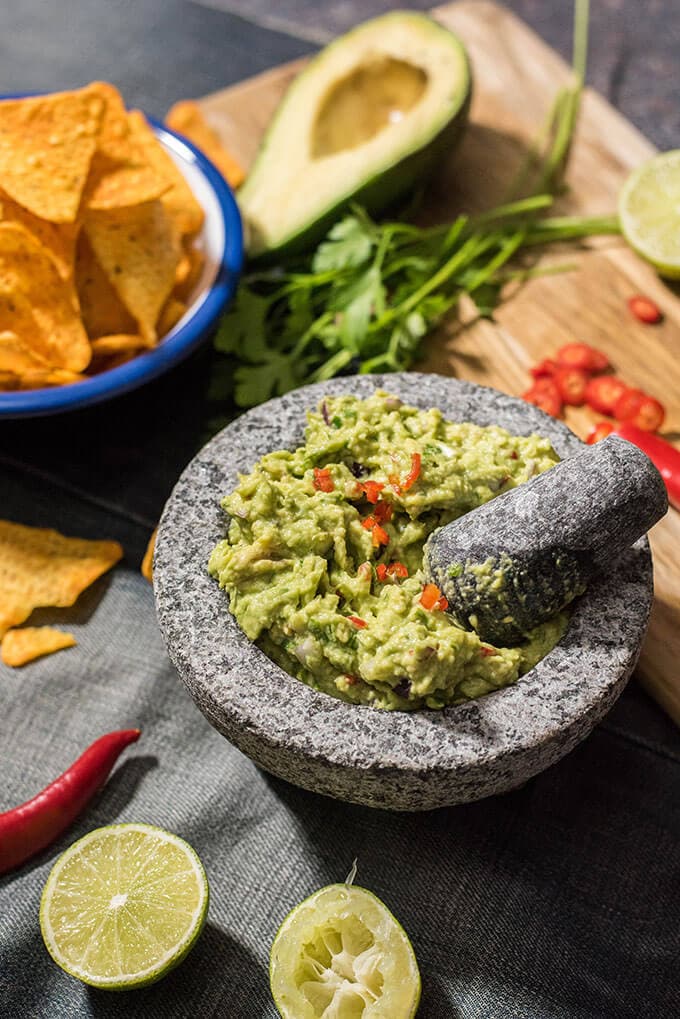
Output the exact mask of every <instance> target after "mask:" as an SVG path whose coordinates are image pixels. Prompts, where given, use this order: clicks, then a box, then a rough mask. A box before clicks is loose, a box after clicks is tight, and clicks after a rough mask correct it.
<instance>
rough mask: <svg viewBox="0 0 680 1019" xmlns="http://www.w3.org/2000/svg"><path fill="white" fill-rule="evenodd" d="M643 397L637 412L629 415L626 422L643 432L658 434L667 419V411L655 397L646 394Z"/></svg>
mask: <svg viewBox="0 0 680 1019" xmlns="http://www.w3.org/2000/svg"><path fill="white" fill-rule="evenodd" d="M642 395H643V398H642V400H641V401H640V403H639V404H638V406H637V408H636V410H635V412H634V413H631V414H629V415H628V417H627V418H625V419H624V420H625V421H626V423H630V424H631V425H635V427H636V428H640V429H642V431H643V432H658V430H659V428H661V425H662V424H663V422H664V418H665V417H666V409H665V407H664V405H663V404H662V403H660V402H659V401H658V400H655V399H654V397H653V396H647V395H646V394H645V393H643V394H642Z"/></svg>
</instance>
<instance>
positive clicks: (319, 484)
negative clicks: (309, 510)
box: [314, 467, 335, 492]
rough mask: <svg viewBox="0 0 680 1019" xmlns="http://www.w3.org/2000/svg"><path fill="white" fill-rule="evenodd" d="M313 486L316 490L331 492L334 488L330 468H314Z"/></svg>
mask: <svg viewBox="0 0 680 1019" xmlns="http://www.w3.org/2000/svg"><path fill="white" fill-rule="evenodd" d="M314 488H316V490H317V492H332V491H333V490H334V488H335V485H334V484H333V479H332V477H331V472H330V468H328V467H315V468H314Z"/></svg>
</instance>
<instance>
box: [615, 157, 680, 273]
mask: <svg viewBox="0 0 680 1019" xmlns="http://www.w3.org/2000/svg"><path fill="white" fill-rule="evenodd" d="M619 220H620V222H621V230H622V232H623V236H624V237H625V238H626V240H627V241H628V243H629V244H630V246H631V247H632V248H635V250H636V251H637V253H638V254H639V255H642V257H643V258H644V259H646V261H648V262H651V264H652V265H653V266H654V268H655V269H656V270H657V272H659V273H660V274H661V275H662V276H669V277H671V279H678V278H680V149H675V150H674V151H673V152H662V153H661V155H659V156H655V157H654V158H653V159H650V160H649V161H648V162H647V163H643V165H642V166H640V167H638V169H637V170H634V171H633V173H631V175H630V177H629V178H628V180H627V181H626V183H625V184H624V185H623V189H622V191H621V194H620V196H619Z"/></svg>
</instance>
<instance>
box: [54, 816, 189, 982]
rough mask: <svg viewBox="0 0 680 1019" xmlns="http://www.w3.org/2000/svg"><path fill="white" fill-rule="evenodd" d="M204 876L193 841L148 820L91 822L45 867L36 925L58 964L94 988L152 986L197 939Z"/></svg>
mask: <svg viewBox="0 0 680 1019" xmlns="http://www.w3.org/2000/svg"><path fill="white" fill-rule="evenodd" d="M208 899H209V892H208V879H207V877H206V874H205V870H204V869H203V865H202V864H201V861H200V860H199V858H198V856H197V855H196V853H195V852H194V850H193V849H192V848H191V846H190V845H189V844H188V843H187V842H185V841H184V840H183V839H180V838H178V836H177V835H173V834H172V832H169V831H163V829H162V828H154V827H153V826H152V825H149V824H114V825H110V826H108V827H106V828H97V829H95V830H94V831H91V832H89V834H87V835H85V836H84V837H83V838H82V839H79V840H78V841H77V842H74V844H73V845H72V846H70V847H69V849H67V850H66V852H65V853H62V855H61V856H60V857H59V859H58V860H57V862H56V863H55V865H54V866H53V868H52V870H51V871H50V874H49V877H48V879H47V883H46V884H45V888H44V889H43V894H42V899H41V902H40V929H41V930H42V936H43V938H44V941H45V945H46V946H47V950H48V952H49V953H50V955H51V956H52V958H53V959H54V961H55V962H56V963H57V965H59V966H61V968H62V969H64V970H66V972H67V973H70V974H71V976H74V977H77V978H78V979H79V980H82V981H83V982H84V983H86V984H91V985H92V986H93V987H102V988H107V989H109V990H116V991H122V990H128V989H130V988H133V987H141V986H143V985H145V984H151V983H153V982H154V981H155V980H159V979H160V978H161V977H162V976H165V974H166V973H168V972H169V971H170V970H171V969H173V967H175V966H176V965H177V964H178V963H179V962H181V961H182V959H183V958H184V957H185V956H186V954H187V953H188V952H189V951H190V950H191V948H192V947H193V945H194V944H195V942H196V939H197V938H198V936H199V934H200V933H201V929H202V927H203V924H204V922H205V918H206V916H207V913H208Z"/></svg>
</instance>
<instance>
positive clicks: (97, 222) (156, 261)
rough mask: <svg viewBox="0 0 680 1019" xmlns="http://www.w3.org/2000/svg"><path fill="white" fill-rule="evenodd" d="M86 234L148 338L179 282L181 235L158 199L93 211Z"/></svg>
mask: <svg viewBox="0 0 680 1019" xmlns="http://www.w3.org/2000/svg"><path fill="white" fill-rule="evenodd" d="M84 229H85V233H86V234H87V237H88V240H89V242H90V244H91V245H92V249H93V251H94V253H95V255H96V257H97V260H98V261H99V264H100V265H101V267H102V269H103V270H104V272H105V274H106V276H107V277H108V280H109V282H110V283H111V285H112V286H113V287H114V289H115V290H116V292H117V294H118V296H119V297H120V299H121V301H122V302H123V304H124V305H125V307H126V308H127V310H128V311H129V312H130V314H131V315H132V316H133V318H134V319H135V321H136V322H137V324H138V326H139V331H140V333H141V334H142V336H143V337H144V339H145V340H146V341H147V343H150V344H153V343H155V342H156V335H157V334H156V322H157V320H158V316H159V314H160V311H161V308H162V307H163V305H164V304H165V302H166V300H167V299H168V297H169V295H170V291H171V290H172V288H173V286H174V283H175V269H176V267H177V263H178V262H179V259H180V246H179V240H178V238H177V234H176V233H175V231H174V229H173V227H172V224H171V223H170V221H169V219H168V217H167V215H166V212H165V207H164V206H163V203H162V202H161V201H160V200H159V199H156V201H153V202H144V203H143V204H141V205H134V206H131V207H130V208H126V209H116V210H112V211H109V212H89V213H88V214H87V216H86V218H85V226H84Z"/></svg>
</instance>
